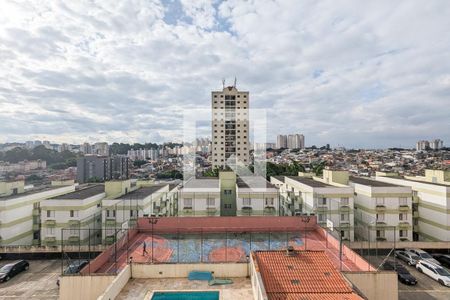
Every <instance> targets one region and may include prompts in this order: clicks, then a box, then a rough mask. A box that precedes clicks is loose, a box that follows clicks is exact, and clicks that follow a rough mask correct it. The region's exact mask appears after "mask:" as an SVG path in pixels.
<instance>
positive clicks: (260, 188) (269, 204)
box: [236, 176, 279, 216]
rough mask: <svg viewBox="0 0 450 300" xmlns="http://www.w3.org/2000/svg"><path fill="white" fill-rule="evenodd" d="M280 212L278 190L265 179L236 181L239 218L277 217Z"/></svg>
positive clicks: (253, 177) (247, 178) (251, 177)
mask: <svg viewBox="0 0 450 300" xmlns="http://www.w3.org/2000/svg"><path fill="white" fill-rule="evenodd" d="M278 212H279V196H278V190H277V188H276V187H275V186H274V185H273V184H271V183H270V182H267V180H266V179H265V178H263V177H257V176H245V177H242V178H238V179H237V181H236V215H237V216H275V215H278Z"/></svg>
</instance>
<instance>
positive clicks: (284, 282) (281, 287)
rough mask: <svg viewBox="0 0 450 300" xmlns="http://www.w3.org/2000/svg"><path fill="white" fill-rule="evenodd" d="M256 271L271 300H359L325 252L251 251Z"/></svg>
mask: <svg viewBox="0 0 450 300" xmlns="http://www.w3.org/2000/svg"><path fill="white" fill-rule="evenodd" d="M253 257H254V259H256V263H257V269H259V272H260V273H261V276H262V280H263V283H264V288H265V290H266V293H267V295H268V298H269V299H270V300H272V299H277V300H278V299H288V300H290V299H292V300H293V299H362V298H361V297H360V296H358V295H357V294H356V293H355V292H354V291H353V289H352V288H351V287H350V285H349V284H348V283H347V281H346V280H345V279H344V277H343V275H342V274H341V273H340V272H338V271H337V269H336V267H335V266H334V265H333V263H332V262H331V261H330V259H329V258H328V256H327V254H326V253H325V251H295V250H294V251H293V254H291V255H287V252H286V251H271V250H269V251H255V252H253Z"/></svg>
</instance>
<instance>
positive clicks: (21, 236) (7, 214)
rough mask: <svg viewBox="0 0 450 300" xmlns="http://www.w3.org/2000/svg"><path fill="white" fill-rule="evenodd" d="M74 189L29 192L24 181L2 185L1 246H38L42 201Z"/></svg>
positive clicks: (47, 188) (61, 187)
mask: <svg viewBox="0 0 450 300" xmlns="http://www.w3.org/2000/svg"><path fill="white" fill-rule="evenodd" d="M74 190H75V186H74V185H73V184H71V185H57V184H54V185H51V186H42V187H35V188H30V189H26V188H25V183H24V181H8V182H0V245H1V246H13V245H39V244H40V231H41V202H42V201H43V200H45V199H48V198H51V197H55V196H58V195H63V194H66V193H70V192H72V191H74Z"/></svg>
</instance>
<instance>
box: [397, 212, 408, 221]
mask: <svg viewBox="0 0 450 300" xmlns="http://www.w3.org/2000/svg"><path fill="white" fill-rule="evenodd" d="M398 219H399V220H400V221H407V220H408V214H405V213H402V214H399V215H398Z"/></svg>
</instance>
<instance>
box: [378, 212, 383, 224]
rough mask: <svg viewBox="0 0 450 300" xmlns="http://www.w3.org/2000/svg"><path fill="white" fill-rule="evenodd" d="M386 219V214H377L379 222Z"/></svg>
mask: <svg viewBox="0 0 450 300" xmlns="http://www.w3.org/2000/svg"><path fill="white" fill-rule="evenodd" d="M383 221H384V214H377V222H383Z"/></svg>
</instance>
